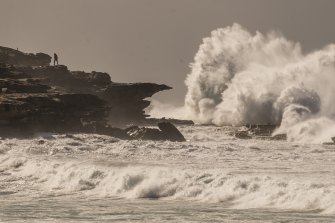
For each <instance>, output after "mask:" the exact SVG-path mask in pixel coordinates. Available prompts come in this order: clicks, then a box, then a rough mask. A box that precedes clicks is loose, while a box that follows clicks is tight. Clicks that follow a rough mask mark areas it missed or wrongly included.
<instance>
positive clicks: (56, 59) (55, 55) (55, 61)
mask: <svg viewBox="0 0 335 223" xmlns="http://www.w3.org/2000/svg"><path fill="white" fill-rule="evenodd" d="M56 63H57V65H58V55H57V54H56V53H54V66H55V65H56Z"/></svg>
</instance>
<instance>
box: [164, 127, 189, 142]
mask: <svg viewBox="0 0 335 223" xmlns="http://www.w3.org/2000/svg"><path fill="white" fill-rule="evenodd" d="M158 128H159V129H160V130H161V131H162V133H163V134H164V135H165V136H166V138H168V140H170V141H177V142H183V141H186V139H185V138H184V136H183V135H182V134H181V133H180V131H179V130H178V129H177V128H176V127H175V126H174V125H172V124H171V123H170V122H161V123H158Z"/></svg>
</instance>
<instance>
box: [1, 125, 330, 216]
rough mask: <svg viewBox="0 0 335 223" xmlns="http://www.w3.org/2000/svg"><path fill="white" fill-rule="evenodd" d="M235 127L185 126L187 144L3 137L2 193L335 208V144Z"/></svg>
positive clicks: (16, 196) (322, 210)
mask: <svg viewBox="0 0 335 223" xmlns="http://www.w3.org/2000/svg"><path fill="white" fill-rule="evenodd" d="M231 128H232V127H224V128H218V127H213V126H181V127H180V129H181V130H182V132H183V134H184V135H185V136H186V138H187V139H188V141H187V142H183V143H174V142H164V141H161V142H151V141H120V140H117V139H115V138H112V137H108V136H100V135H84V134H78V135H50V134H44V135H41V136H40V137H37V138H35V139H30V140H17V139H7V140H2V141H1V144H0V148H1V149H0V188H1V189H0V194H1V195H2V196H7V197H8V198H7V199H9V198H13V199H15V200H20V199H21V198H23V197H24V198H31V199H32V200H34V199H37V198H39V197H44V196H53V197H54V196H56V197H63V196H65V197H66V196H68V195H78V196H79V195H80V196H85V197H86V198H96V199H98V200H99V199H101V201H103V200H104V199H110V198H113V199H121V200H141V199H145V200H146V199H154V200H159V201H162V200H165V201H174V202H177V201H187V202H192V203H194V202H195V203H203V204H214V203H216V204H220V206H223V207H226V208H229V209H234V210H240V209H242V210H246V209H255V208H256V209H269V208H270V209H276V210H301V211H314V212H315V211H316V212H317V213H319V214H322V215H333V214H335V184H334V182H333V180H332V179H333V177H334V172H335V169H334V167H333V162H334V160H335V154H334V149H335V148H334V147H333V146H332V145H313V144H293V143H289V142H284V141H269V140H255V139H252V140H239V139H235V138H234V137H231V136H230V134H229V132H230V131H231ZM9 200H10V199H9ZM5 204H6V201H4V202H3V204H2V205H5Z"/></svg>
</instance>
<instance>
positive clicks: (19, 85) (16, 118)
mask: <svg viewBox="0 0 335 223" xmlns="http://www.w3.org/2000/svg"><path fill="white" fill-rule="evenodd" d="M50 61H51V57H50V56H49V55H46V54H43V53H38V54H26V53H22V52H20V51H17V50H14V49H10V48H6V47H0V91H1V94H0V134H1V131H2V133H4V132H5V131H6V127H8V126H15V125H17V126H20V128H22V126H24V125H26V126H30V127H32V126H34V128H37V130H40V131H43V130H55V131H60V130H64V131H66V130H67V129H70V130H71V129H72V130H74V131H76V130H79V129H85V128H86V127H85V126H89V127H87V128H90V130H92V128H96V126H97V125H99V126H105V125H106V124H107V122H109V124H111V125H113V126H124V125H127V124H138V123H145V121H146V120H145V118H146V116H145V114H144V111H143V109H144V108H146V107H147V106H149V104H150V102H149V101H146V100H145V98H148V97H151V96H152V95H153V94H155V93H157V92H159V91H162V90H167V89H171V88H170V87H168V86H166V85H159V84H154V83H131V84H129V83H115V82H112V81H111V78H110V75H109V74H107V73H102V72H95V71H93V72H91V73H87V72H82V71H69V70H68V68H67V67H66V66H64V65H57V66H50V65H49V64H50ZM92 123H93V124H92ZM97 123H98V124H97ZM50 126H52V127H50ZM92 126H93V127H92ZM108 131H110V130H108Z"/></svg>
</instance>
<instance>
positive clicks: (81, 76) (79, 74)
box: [71, 71, 112, 87]
mask: <svg viewBox="0 0 335 223" xmlns="http://www.w3.org/2000/svg"><path fill="white" fill-rule="evenodd" d="M71 73H72V75H73V77H74V78H75V79H77V80H78V81H81V82H82V83H89V84H90V85H97V86H102V87H104V86H107V85H109V84H110V83H111V82H112V81H111V77H110V76H109V74H107V73H103V72H96V71H92V73H86V72H84V71H72V72H71Z"/></svg>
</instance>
